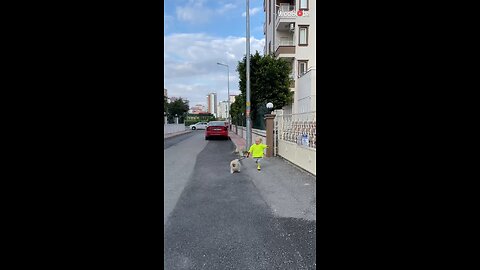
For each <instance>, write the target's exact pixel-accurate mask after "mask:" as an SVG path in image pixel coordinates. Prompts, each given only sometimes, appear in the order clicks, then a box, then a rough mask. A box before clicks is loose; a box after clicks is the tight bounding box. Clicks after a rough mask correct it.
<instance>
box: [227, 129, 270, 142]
mask: <svg viewBox="0 0 480 270" xmlns="http://www.w3.org/2000/svg"><path fill="white" fill-rule="evenodd" d="M231 132H233V133H235V134H237V135H238V136H240V137H242V138H244V139H245V140H246V139H247V128H246V127H242V126H235V125H232V131H231ZM257 137H260V138H262V141H263V143H266V142H267V134H266V131H265V130H261V129H255V128H252V143H253V142H255V138H257ZM248 147H250V145H249V146H248Z"/></svg>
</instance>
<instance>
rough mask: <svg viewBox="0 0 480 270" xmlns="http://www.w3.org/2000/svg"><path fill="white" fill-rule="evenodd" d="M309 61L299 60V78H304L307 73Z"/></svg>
mask: <svg viewBox="0 0 480 270" xmlns="http://www.w3.org/2000/svg"><path fill="white" fill-rule="evenodd" d="M307 66H308V61H306V60H298V76H302V75H303V74H305V73H306V72H307Z"/></svg>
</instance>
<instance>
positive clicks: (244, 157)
mask: <svg viewBox="0 0 480 270" xmlns="http://www.w3.org/2000/svg"><path fill="white" fill-rule="evenodd" d="M246 158H247V157H246V156H243V157H241V158H239V159H238V161H240V160H243V159H246Z"/></svg>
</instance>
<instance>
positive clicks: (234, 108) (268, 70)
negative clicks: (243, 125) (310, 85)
mask: <svg viewBox="0 0 480 270" xmlns="http://www.w3.org/2000/svg"><path fill="white" fill-rule="evenodd" d="M246 61H247V59H246V57H244V58H243V60H242V61H241V62H239V63H238V66H237V72H238V74H239V77H240V82H239V88H240V92H241V94H240V95H239V96H237V98H236V99H235V102H234V103H233V104H232V105H231V109H230V115H231V116H232V119H237V118H241V116H240V115H241V113H244V114H245V105H246V80H247V79H246ZM291 72H292V70H291V65H290V63H289V62H287V61H285V60H283V59H276V58H275V57H274V56H273V55H265V56H261V55H260V54H259V53H258V51H257V52H256V53H255V54H254V55H252V56H251V57H250V103H251V104H250V106H251V111H250V117H251V119H252V123H260V122H262V121H263V115H264V113H266V110H265V108H264V107H265V106H266V104H267V103H268V102H271V103H273V106H274V109H281V108H282V107H283V106H286V105H290V104H292V100H293V92H291V91H290V85H291V83H292V79H291V78H290V74H291ZM239 116H240V117H239ZM262 123H263V122H262Z"/></svg>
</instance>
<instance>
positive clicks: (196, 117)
mask: <svg viewBox="0 0 480 270" xmlns="http://www.w3.org/2000/svg"><path fill="white" fill-rule="evenodd" d="M210 121H215V116H213V114H211V113H209V114H187V118H186V120H185V126H189V125H193V124H196V123H198V122H210Z"/></svg>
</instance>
